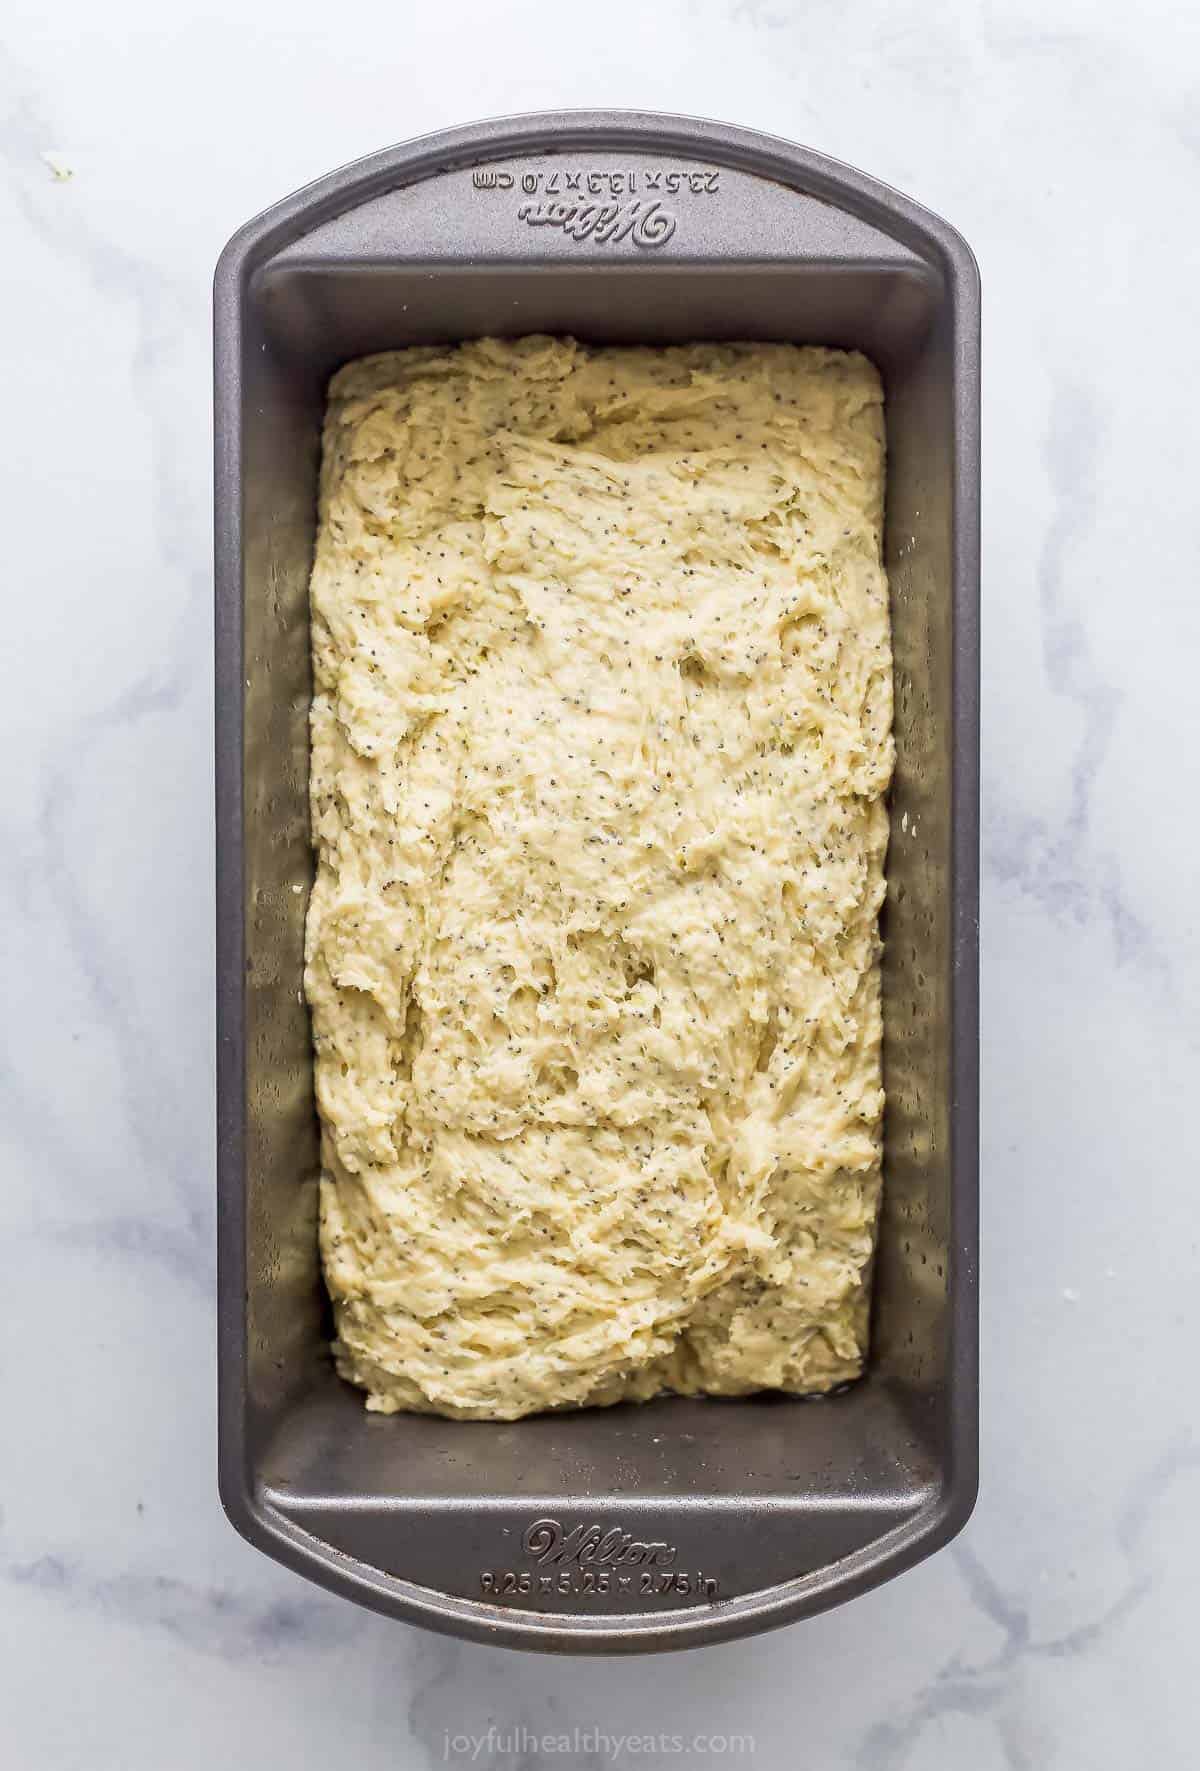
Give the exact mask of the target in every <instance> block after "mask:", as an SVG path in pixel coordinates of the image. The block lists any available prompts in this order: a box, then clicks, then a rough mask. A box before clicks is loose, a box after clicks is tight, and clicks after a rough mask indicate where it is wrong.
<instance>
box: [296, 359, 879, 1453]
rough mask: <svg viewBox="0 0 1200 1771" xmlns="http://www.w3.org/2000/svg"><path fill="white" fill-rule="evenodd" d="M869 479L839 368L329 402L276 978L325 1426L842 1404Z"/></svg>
mask: <svg viewBox="0 0 1200 1771" xmlns="http://www.w3.org/2000/svg"><path fill="white" fill-rule="evenodd" d="M883 483H884V443H883V417H882V395H881V390H880V385H879V379H878V376H877V374H876V372H875V370H874V369H873V367H872V366H871V365H870V364H869V363H868V362H867V361H866V359H865V358H863V357H861V356H858V355H855V354H852V353H845V352H840V351H828V350H818V349H801V348H797V347H794V346H791V345H779V344H771V345H689V346H683V347H678V348H670V349H616V348H611V349H607V348H606V349H588V348H585V347H583V346H582V345H579V344H576V343H574V342H572V341H571V340H562V339H549V338H525V339H519V340H516V341H497V340H491V339H485V340H481V341H478V342H475V343H471V344H467V345H463V346H461V347H457V348H452V349H439V348H428V349H426V348H421V349H413V350H407V351H399V352H393V353H389V354H387V355H384V356H378V357H372V358H368V359H366V360H365V361H362V362H358V363H353V364H351V365H350V366H349V367H348V368H346V369H343V370H342V371H341V372H340V373H339V374H338V375H337V376H336V377H335V378H334V381H333V384H332V387H331V391H330V402H329V409H328V414H327V418H326V425H325V437H324V460H323V467H322V481H321V510H320V525H319V533H318V540H317V552H316V561H315V565H314V569H313V578H312V612H313V652H314V670H315V678H316V695H315V699H314V704H313V711H312V816H313V833H314V842H315V844H316V847H317V851H318V857H319V859H318V869H317V878H316V882H315V886H314V889H313V895H312V901H311V905H310V909H309V920H308V948H307V954H308V965H307V974H306V983H307V990H308V997H309V1001H310V1003H311V1006H312V1014H313V1027H314V1038H315V1043H316V1078H317V1099H318V1106H319V1110H320V1114H321V1121H322V1165H323V1171H324V1172H323V1179H322V1188H321V1247H322V1255H323V1261H324V1267H325V1275H326V1279H327V1282H328V1285H329V1289H330V1292H331V1294H332V1297H333V1301H334V1310H335V1317H336V1324H337V1343H336V1347H335V1353H336V1357H337V1360H338V1365H339V1369H340V1370H341V1372H342V1374H343V1375H344V1376H345V1377H346V1378H348V1379H350V1380H351V1381H352V1382H354V1383H356V1384H359V1385H361V1386H362V1387H363V1388H364V1389H365V1390H366V1391H367V1393H368V1406H369V1407H372V1408H376V1409H382V1410H384V1411H389V1412H390V1411H393V1410H396V1409H421V1410H433V1411H436V1412H438V1413H441V1414H448V1415H463V1416H474V1417H479V1418H495V1419H513V1418H516V1417H517V1416H520V1415H523V1414H527V1413H530V1412H532V1411H535V1410H539V1409H546V1408H553V1407H560V1406H564V1405H570V1404H581V1403H608V1402H614V1401H618V1400H621V1399H622V1398H626V1397H635V1398H641V1397H646V1396H650V1395H653V1394H655V1393H656V1392H657V1391H659V1390H662V1389H674V1390H683V1391H688V1392H716V1393H722V1394H738V1393H741V1392H745V1391H749V1390H755V1389H760V1388H765V1387H772V1388H780V1389H785V1390H790V1391H796V1392H808V1391H818V1390H825V1389H828V1388H829V1387H830V1386H831V1385H834V1384H837V1383H840V1382H843V1381H844V1380H846V1379H847V1378H850V1377H853V1376H855V1375H856V1374H857V1373H858V1371H859V1370H860V1369H861V1364H862V1359H863V1356H864V1349H865V1342H866V1328H867V1288H866V1274H867V1270H868V1265H869V1260H870V1255H871V1249H872V1244H873V1237H874V1225H875V1218H876V1209H877V1203H878V1194H879V1174H880V1124H881V1114H882V1107H883V1092H882V1088H881V1076H880V993H879V971H878V955H879V937H878V929H877V919H878V911H879V907H880V903H881V901H882V897H883V890H884V885H883V858H884V851H885V847H886V842H887V814H886V808H885V799H884V796H885V793H886V790H887V786H888V781H889V778H890V773H891V767H892V739H891V711H892V699H891V698H892V678H891V653H890V638H889V624H888V603H887V587H886V581H885V577H884V572H883V567H882V563H881V556H880V538H881V526H882V497H883Z"/></svg>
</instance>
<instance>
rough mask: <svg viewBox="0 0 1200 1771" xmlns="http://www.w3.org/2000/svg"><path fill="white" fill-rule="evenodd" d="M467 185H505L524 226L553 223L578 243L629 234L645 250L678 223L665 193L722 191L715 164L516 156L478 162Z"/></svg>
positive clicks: (614, 240)
mask: <svg viewBox="0 0 1200 1771" xmlns="http://www.w3.org/2000/svg"><path fill="white" fill-rule="evenodd" d="M471 185H472V188H473V189H474V190H475V191H476V192H484V191H487V192H491V193H494V194H495V195H496V196H499V195H501V193H504V192H509V191H511V192H512V198H511V199H510V201H514V202H515V205H516V207H515V208H514V209H513V210H511V211H510V214H512V215H513V216H514V218H515V219H516V220H517V221H519V222H521V223H523V224H524V226H525V227H527V228H555V229H556V230H557V231H558V233H559V234H560V235H561V236H562V238H563V239H564V240H571V241H573V242H575V243H576V244H582V243H583V242H585V241H587V242H589V243H590V244H591V245H593V246H619V245H620V244H621V243H622V242H623V241H628V242H629V244H630V245H631V246H635V247H639V248H641V249H643V250H644V249H646V248H653V247H655V246H665V245H666V243H667V241H668V240H669V239H671V238H672V236H673V235H674V233H675V230H676V227H677V226H678V223H679V217H678V215H677V214H676V212H675V209H674V207H672V208H665V207H664V205H663V199H664V198H665V199H666V200H667V202H671V200H672V199H673V198H677V197H678V198H684V199H686V202H687V203H691V202H692V200H693V199H695V198H697V197H699V198H701V199H703V201H704V202H709V201H711V200H712V199H713V198H714V197H717V196H719V195H720V192H721V169H720V168H719V167H713V166H708V167H705V166H684V167H671V166H653V165H651V166H644V165H643V166H613V165H603V166H598V165H594V164H593V165H591V166H585V165H576V166H570V165H566V164H563V163H550V164H543V165H542V166H540V167H538V166H531V165H529V164H528V163H526V164H525V165H524V166H522V165H521V164H520V163H518V164H517V166H515V167H510V166H476V167H474V168H473V170H472V172H471ZM522 199H524V201H522Z"/></svg>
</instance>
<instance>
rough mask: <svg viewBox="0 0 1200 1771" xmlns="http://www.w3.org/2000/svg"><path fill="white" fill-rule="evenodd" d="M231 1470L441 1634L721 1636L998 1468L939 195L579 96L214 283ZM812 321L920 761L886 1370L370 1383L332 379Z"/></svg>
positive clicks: (402, 162)
mask: <svg viewBox="0 0 1200 1771" xmlns="http://www.w3.org/2000/svg"><path fill="white" fill-rule="evenodd" d="M215 317H216V697H217V706H216V713H217V720H216V774H217V918H218V927H217V962H218V975H217V1024H218V1034H217V1038H218V1053H217V1057H218V1063H217V1080H218V1105H217V1114H218V1175H217V1179H218V1189H219V1279H220V1283H219V1353H220V1361H219V1364H220V1410H219V1414H220V1459H219V1461H220V1488H221V1495H222V1499H223V1501H224V1504H225V1507H226V1509H227V1511H228V1513H229V1515H230V1518H231V1519H232V1520H233V1523H234V1524H235V1525H236V1527H237V1529H238V1530H239V1531H240V1532H241V1533H242V1535H243V1536H244V1537H246V1538H247V1539H248V1540H249V1541H250V1542H251V1543H253V1544H256V1545H257V1546H258V1547H259V1548H260V1549H262V1550H265V1551H266V1552H267V1553H268V1554H269V1555H272V1556H275V1557H277V1558H278V1559H279V1560H280V1561H281V1562H284V1563H287V1564H288V1565H289V1566H290V1567H292V1568H294V1569H296V1570H298V1571H299V1572H300V1573H302V1574H306V1575H308V1576H309V1577H310V1578H312V1579H313V1580H316V1581H318V1582H320V1583H321V1584H322V1585H324V1586H326V1587H329V1588H331V1589H333V1590H334V1591H336V1592H339V1593H343V1594H345V1595H347V1596H348V1597H350V1598H353V1599H357V1600H359V1601H361V1602H362V1603H364V1604H366V1605H370V1606H373V1607H374V1608H376V1609H377V1610H379V1611H383V1612H387V1613H390V1614H391V1615H393V1616H396V1617H401V1618H405V1619H407V1620H409V1621H410V1622H414V1623H420V1624H425V1625H427V1626H429V1627H432V1628H434V1629H440V1630H445V1631H449V1632H451V1633H453V1634H457V1635H461V1636H468V1637H474V1638H475V1639H477V1640H485V1641H491V1642H498V1643H504V1644H508V1645H510V1646H525V1647H532V1648H547V1649H557V1650H560V1651H565V1652H570V1653H578V1652H586V1651H597V1652H614V1651H626V1652H631V1651H639V1650H644V1649H652V1648H654V1649H661V1648H673V1647H680V1646H684V1645H687V1644H690V1643H699V1642H712V1641H718V1640H722V1639H725V1638H729V1637H733V1636H738V1635H742V1634H745V1633H747V1632H749V1631H752V1630H756V1629H761V1628H764V1627H766V1626H768V1625H772V1624H778V1623H783V1622H785V1621H787V1620H788V1619H791V1618H798V1617H802V1616H804V1615H806V1614H809V1613H812V1612H816V1611H819V1610H821V1609H823V1608H824V1607H827V1606H829V1605H832V1604H834V1603H836V1602H838V1601H840V1600H844V1599H848V1598H850V1597H852V1596H853V1595H855V1594H857V1593H861V1592H862V1591H864V1590H865V1589H866V1588H868V1587H871V1586H874V1585H875V1584H877V1583H878V1582H879V1581H882V1580H884V1579H886V1578H887V1577H889V1576H891V1575H893V1574H896V1573H898V1572H899V1571H900V1570H901V1569H904V1568H906V1567H908V1566H910V1565H911V1564H912V1563H914V1562H916V1561H918V1560H919V1559H920V1558H922V1557H924V1556H927V1555H929V1554H930V1552H931V1551H933V1550H935V1549H936V1548H937V1547H938V1546H939V1545H941V1544H943V1543H945V1542H946V1541H947V1539H948V1538H950V1537H951V1536H952V1535H953V1534H954V1532H955V1531H957V1530H958V1529H959V1527H960V1526H961V1525H962V1523H963V1521H964V1520H965V1518H966V1517H967V1515H968V1513H969V1512H970V1509H971V1506H972V1503H973V1500H974V1496H975V1487H976V1428H977V1403H976V1377H977V1339H976V1261H977V1242H978V1219H977V1167H978V1155H977V1119H978V1073H977V1064H978V1008H977V972H978V885H979V881H978V799H979V792H978V721H979V703H978V670H979V537H978V515H979V284H978V276H977V272H976V268H975V264H974V260H973V259H972V256H971V253H970V251H969V250H968V248H967V246H966V245H965V244H964V242H963V241H962V239H961V238H960V237H959V236H958V235H957V234H956V233H955V232H954V231H953V230H952V229H951V228H949V227H947V226H946V225H945V223H943V222H941V221H939V220H938V219H937V218H936V217H934V216H932V215H930V214H929V213H928V212H927V211H925V210H923V209H921V208H919V207H918V206H917V205H916V204H915V203H912V202H910V201H909V200H908V199H907V198H905V197H901V196H899V195H897V194H896V193H895V192H894V191H892V190H889V189H888V188H886V187H885V186H883V185H881V184H879V183H877V182H876V181H875V180H874V179H871V178H868V177H865V176H864V175H863V174H862V173H859V172H855V171H852V170H850V169H849V168H847V167H845V166H841V165H839V164H837V163H835V162H833V161H831V160H828V159H826V158H824V157H823V156H822V155H820V154H816V153H813V152H810V151H809V150H808V149H805V148H799V147H794V146H791V145H789V144H788V143H786V142H783V141H778V140H774V139H772V138H769V137H766V136H762V135H757V134H753V133H751V132H749V131H746V130H743V129H735V128H730V127H726V126H725V125H721V124H714V123H708V122H702V121H698V120H695V119H692V118H686V117H670V116H648V115H643V114H637V113H630V112H567V113H563V114H553V115H538V116H528V117H516V118H508V119H501V120H498V121H492V122H487V123H480V124H474V125H472V126H470V127H467V128H462V129H453V130H448V131H446V132H444V133H442V134H439V135H435V136H429V137H426V138H424V139H423V140H419V141H415V142H411V143H409V144H407V145H404V146H401V147H397V148H390V149H388V150H386V151H385V152H383V153H380V154H376V155H374V156H372V157H371V158H370V159H366V160H362V161H359V162H358V163H357V164H355V165H353V166H349V167H347V168H345V169H344V170H342V171H340V172H335V173H333V174H332V175H331V176H329V177H328V178H324V179H321V180H320V181H319V182H318V183H316V184H314V185H310V186H309V187H308V188H307V189H306V190H304V191H301V192H300V193H299V194H298V195H296V196H293V197H290V198H288V199H287V200H285V201H284V202H282V203H280V204H278V205H277V206H276V207H275V208H273V209H271V210H269V211H268V212H267V213H266V214H265V215H262V216H260V217H259V218H258V219H257V220H255V221H252V222H250V223H249V224H248V225H247V226H246V227H244V228H242V229H241V231H240V232H239V233H238V234H236V235H235V236H234V238H233V239H232V240H231V241H230V243H229V245H228V247H227V248H226V250H225V252H224V254H223V255H222V258H221V261H220V264H219V266H218V269H217V275H216V290H215ZM529 332H551V333H571V334H574V335H575V336H576V337H579V338H582V339H586V340H590V341H594V342H599V343H622V344H624V343H635V342H636V343H655V344H657V343H668V342H678V341H682V340H693V339H785V340H792V341H796V342H800V343H806V344H827V345H835V346H847V347H855V348H857V349H860V350H863V351H865V352H866V353H867V354H868V355H869V356H870V357H872V358H873V359H874V361H875V362H876V364H877V365H878V366H879V368H880V370H881V372H882V374H883V378H884V384H885V392H886V417H887V432H888V450H889V467H888V490H887V516H886V555H887V568H888V574H889V578H890V584H891V598H892V610H893V622H894V644H895V687H896V740H897V748H898V765H897V771H896V779H895V787H894V790H893V794H892V840H891V847H890V852H889V861H888V874H889V884H888V896H887V902H886V907H885V911H884V934H885V959H884V1017H885V1050H884V1065H885V1077H884V1080H885V1084H886V1088H887V1096H888V1103H887V1111H886V1120H885V1155H884V1176H885V1187H884V1196H883V1199H884V1203H883V1216H882V1222H881V1227H880V1234H879V1248H878V1255H877V1258H876V1266H875V1291H874V1315H873V1332H872V1347H871V1357H870V1362H869V1368H868V1370H867V1373H866V1375H865V1376H864V1377H863V1378H862V1379H861V1381H860V1382H858V1383H856V1384H854V1385H852V1386H851V1387H849V1388H848V1389H847V1390H846V1391H845V1392H844V1393H842V1394H839V1395H835V1396H831V1397H828V1398H825V1399H823V1400H820V1401H802V1400H797V1399H781V1398H770V1397H763V1398H755V1399H751V1400H745V1401H722V1402H717V1401H697V1400H684V1399H678V1398H675V1399H663V1400H661V1401H656V1402H652V1403H649V1404H646V1405H643V1406H641V1407H637V1406H629V1405H626V1406H622V1407H618V1408H612V1409H597V1410H593V1411H590V1412H588V1411H582V1412H573V1413H560V1414H553V1415H546V1416H542V1417H539V1418H534V1419H527V1420H522V1421H520V1422H516V1423H512V1424H499V1423H497V1424H491V1423H477V1422H456V1421H444V1420H438V1419H433V1418H427V1417H419V1416H404V1415H400V1416H393V1417H390V1418H384V1417H380V1416H374V1415H370V1414H368V1413H367V1412H366V1411H365V1409H364V1407H363V1402H362V1397H361V1395H360V1394H359V1393H358V1392H356V1391H355V1390H352V1389H351V1388H349V1387H348V1386H347V1385H346V1384H344V1383H343V1382H342V1381H341V1380H340V1379H339V1378H338V1377H337V1376H336V1374H335V1372H334V1369H333V1365H332V1362H331V1358H330V1351H329V1340H330V1318H329V1312H328V1305H327V1301H326V1299H325V1296H324V1293H323V1289H322V1284H321V1276H320V1271H319V1267H318V1260H317V1234H316V1210H317V1177H318V1139H317V1124H316V1118H315V1112H314V1106H313V1079H312V1059H311V1050H310V1030H309V1020H308V1014H307V1011H306V1009H305V1005H304V1001H303V996H302V981H301V971H302V952H303V931H304V912H305V906H306V903H307V896H308V891H309V886H310V883H311V879H312V867H313V863H312V857H311V854H310V850H309V840H308V807H307V776H308V732H307V717H308V707H309V697H310V693H311V683H310V673H309V634H308V602H307V587H308V575H309V568H310V564H311V557H312V549H313V536H314V524H315V514H316V502H317V468H318V453H319V438H320V426H321V417H322V408H323V402H324V396H325V389H326V384H327V382H328V379H329V376H330V374H331V373H332V371H333V370H335V369H336V368H337V367H338V366H339V365H340V364H342V363H344V362H346V361H347V360H348V359H349V358H352V357H357V356H360V355H362V354H363V353H365V352H368V351H377V350H382V349H387V348H391V347H395V346H402V345H410V344H428V343H440V342H451V341H456V340H460V339H465V338H473V337H477V336H480V335H484V334H500V335H519V334H523V333H529Z"/></svg>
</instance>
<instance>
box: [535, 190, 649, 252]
mask: <svg viewBox="0 0 1200 1771" xmlns="http://www.w3.org/2000/svg"><path fill="white" fill-rule="evenodd" d="M517 220H518V221H523V222H526V223H527V224H528V225H529V226H530V227H531V228H541V227H552V228H561V229H562V231H563V233H564V234H565V235H566V237H567V239H568V240H595V242H596V244H597V245H598V246H608V245H614V246H615V245H617V244H619V243H620V241H622V240H632V241H633V243H634V245H635V246H663V245H665V244H666V242H667V241H668V240H669V239H670V238H671V235H672V234H673V233H674V232H675V217H674V216H673V215H672V214H671V212H670V210H669V209H664V208H662V206H661V205H660V204H659V203H657V202H654V203H643V202H641V201H640V200H639V199H638V198H636V197H635V198H633V199H632V200H631V201H630V202H628V203H522V204H521V207H520V208H519V209H518V210H517Z"/></svg>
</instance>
